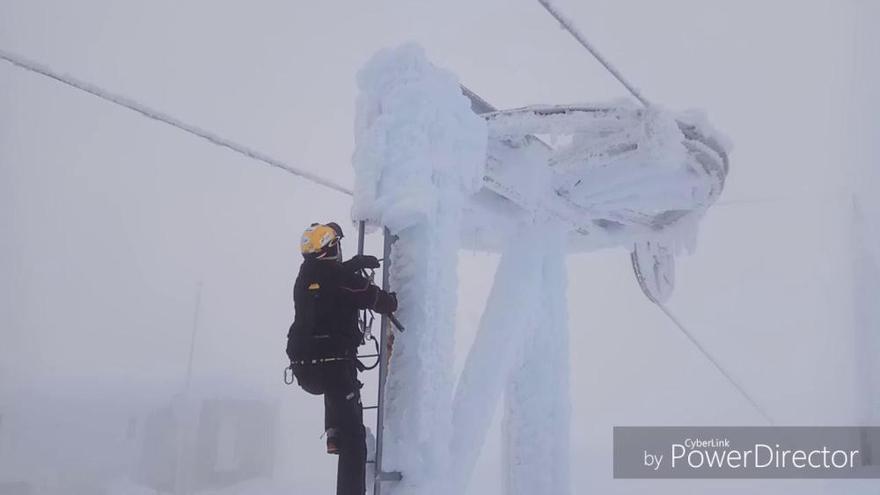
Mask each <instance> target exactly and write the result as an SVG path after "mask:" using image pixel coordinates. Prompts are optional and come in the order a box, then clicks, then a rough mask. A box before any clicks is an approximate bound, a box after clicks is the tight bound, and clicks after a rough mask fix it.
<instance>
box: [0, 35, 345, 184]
mask: <svg viewBox="0 0 880 495" xmlns="http://www.w3.org/2000/svg"><path fill="white" fill-rule="evenodd" d="M0 59H3V60H5V61H7V62H9V63H10V64H13V65H15V66H18V67H21V68H22V69H25V70H28V71H30V72H33V73H35V74H39V75H42V76H45V77H48V78H50V79H54V80H56V81H58V82H60V83H62V84H66V85H67V86H70V87H72V88H75V89H78V90H80V91H83V92H85V93H89V94H90V95H93V96H96V97H98V98H100V99H102V100H105V101H109V102H110V103H114V104H116V105H119V106H121V107H125V108H127V109H129V110H132V111H135V112H137V113H139V114H141V115H143V116H144V117H147V118H150V119H153V120H156V121H159V122H162V123H165V124H168V125H170V126H172V127H176V128H178V129H180V130H182V131H184V132H187V133H189V134H192V135H193V136H196V137H199V138H201V139H204V140H206V141H208V142H210V143H212V144H215V145H217V146H221V147H223V148H227V149H230V150H232V151H234V152H236V153H239V154H241V155H244V156H246V157H248V158H251V159H253V160H256V161H259V162H263V163H265V164H266V165H269V166H270V167H275V168H278V169H281V170H284V171H285V172H288V173H291V174H293V175H295V176H297V177H300V178H303V179H306V180H308V181H310V182H314V183H315V184H319V185H321V186H324V187H328V188H330V189H333V190H334V191H337V192H340V193H343V194H347V195H349V196H351V195H352V191H351V189H349V188H347V187H345V186H342V185H339V184H337V183H335V182H333V181H331V180H329V179H325V178H323V177H320V176H318V175H315V174H312V173H310V172H307V171H305V170H302V169H299V168H296V167H293V166H291V165H288V164H286V163H284V162H283V161H281V160H278V159H277V158H273V157H271V156H269V155H265V154H263V153H261V152H259V151H257V150H254V149H252V148H249V147H247V146H244V145H241V144H238V143H236V142H234V141H230V140H228V139H225V138H223V137H221V136H218V135H217V134H214V133H212V132H210V131H206V130H204V129H201V128H199V127H196V126H194V125H190V124H187V123H185V122H182V121H180V120H178V119H176V118H174V117H172V116H170V115H167V114H164V113H162V112H159V111H157V110H153V109H151V108H149V107H147V106H145V105H142V104H140V103H138V102H136V101H134V100H131V99H129V98H126V97H124V96H120V95H116V94H113V93H110V92H109V91H106V90H104V89H102V88H100V87H98V86H95V85H93V84H90V83H87V82H84V81H81V80H79V79H76V78H74V77H72V76H69V75H65V74H60V73H58V72H55V71H53V70H52V69H50V68H49V67H46V66H44V65H41V64H39V63H37V62H33V61H30V60H28V59H26V58H24V57H21V56H19V55H16V54H13V53H10V52H7V51H4V50H0Z"/></svg>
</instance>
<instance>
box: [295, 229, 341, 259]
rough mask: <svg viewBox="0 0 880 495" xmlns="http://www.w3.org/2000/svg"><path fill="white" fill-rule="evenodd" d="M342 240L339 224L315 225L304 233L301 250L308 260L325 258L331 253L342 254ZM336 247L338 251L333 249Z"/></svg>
mask: <svg viewBox="0 0 880 495" xmlns="http://www.w3.org/2000/svg"><path fill="white" fill-rule="evenodd" d="M340 239H342V229H341V228H340V227H339V226H338V225H337V224H335V223H329V224H327V225H323V224H320V223H313V224H312V225H310V226H309V228H307V229H306V230H305V232H303V235H302V240H301V241H300V245H299V248H300V251H301V252H302V255H303V256H304V257H306V258H324V257H326V256H327V255H328V253H329V252H330V251H334V252H335V253H341V251H340V249H339V247H338V244H339V240H340ZM334 246H336V249H331V248H333V247H334Z"/></svg>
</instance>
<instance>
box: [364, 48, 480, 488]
mask: <svg viewBox="0 0 880 495" xmlns="http://www.w3.org/2000/svg"><path fill="white" fill-rule="evenodd" d="M358 87H359V89H360V93H359V96H358V103H357V118H356V123H355V144H356V146H355V153H354V157H353V160H352V161H353V165H354V168H355V176H356V177H355V191H354V205H353V207H352V215H353V217H354V219H355V220H366V221H367V222H368V224H369V226H370V227H372V228H375V227H378V226H384V227H386V228H387V229H388V232H389V234H390V235H393V236H395V237H396V241H395V243H394V245H393V249H392V252H391V259H390V266H391V267H392V268H391V273H390V278H389V282H390V290H393V291H396V292H397V294H398V301H399V303H400V305H399V309H398V312H397V316H398V318H399V319H400V320H401V322H402V323H403V324H404V325H405V326H406V328H407V332H406V333H403V334H398V335H397V337H396V339H395V342H394V349H393V352H392V355H391V361H390V364H389V370H388V376H387V380H386V382H385V391H384V393H385V407H384V410H383V412H384V419H385V423H384V435H383V445H382V452H383V454H382V455H383V458H382V463H383V465H382V469H383V470H385V471H399V472H401V473H402V475H403V480H402V481H400V482H395V483H394V484H391V485H386V486H385V487H384V488H383V492H382V493H383V494H387V493H393V494H413V495H415V494H418V495H435V494H436V495H440V494H444V495H445V494H446V493H448V492H447V491H446V490H445V489H444V483H445V482H446V481H447V479H446V473H447V469H448V465H449V459H450V451H449V441H448V440H449V436H450V431H451V403H452V384H453V358H454V356H453V343H454V321H455V305H456V299H457V298H456V292H457V285H458V281H457V279H456V267H457V259H458V250H459V247H460V246H459V230H460V223H461V212H462V205H463V203H464V201H465V199H466V198H467V197H468V196H469V195H470V194H472V193H474V192H476V191H478V190H479V188H480V187H481V184H482V177H483V173H482V172H483V167H484V165H485V162H486V143H487V131H486V124H485V121H484V120H483V119H481V118H479V117H477V116H476V115H474V114H473V113H472V112H471V110H470V104H469V101H468V100H467V98H465V97H464V96H463V95H462V93H461V89H460V87H459V83H458V81H457V80H456V78H455V76H453V75H452V74H451V73H449V72H447V71H445V70H442V69H439V68H437V67H435V66H433V65H432V64H431V63H430V62H428V60H427V58H426V57H425V54H424V52H423V50H422V49H421V48H419V47H418V46H416V45H412V44H409V45H405V46H402V47H399V48H396V49H391V50H383V51H381V52H379V53H377V54H376V55H375V56H374V57H373V58H372V59H371V60H370V61H369V62H368V63H367V65H366V66H365V67H364V68H363V69H362V70H361V72H360V73H359V74H358ZM386 262H387V261H386Z"/></svg>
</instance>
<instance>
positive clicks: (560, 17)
mask: <svg viewBox="0 0 880 495" xmlns="http://www.w3.org/2000/svg"><path fill="white" fill-rule="evenodd" d="M538 3H540V4H541V6H542V7H544V9H545V10H546V11H547V12H548V13H549V14H550V15H551V16H553V18H554V19H556V21H557V22H559V24H560V26H562V28H563V29H565V30H566V31H568V33H569V34H571V35H572V37H574V39H575V40H577V42H578V43H580V45H581V46H583V47H584V48H585V49H586V50H587V51H588V52H590V54H592V55H593V57H595V59H596V60H597V61H598V62H599V63H600V64H602V66H603V67H605V69H606V70H608V72H609V73H611V75H612V76H614V78H615V79H617V80H618V81H619V82H620V84H622V85H623V87H625V88H626V89H627V91H629V92H630V94H632V95H633V97H635V98H636V99H637V100H638V101H639V102H640V103H641V104H642V105H644V106H645V107H650V106H651V103H650V102H649V101H648V99H647V98H645V97H644V96H643V95H642V93H641V91H639V90H638V89H637V88H636V87H635V86H634V85H633V84H631V83H630V82H629V81H628V80H627V79H626V78H625V77H624V76H623V74H621V72H620V71H619V70H617V68H616V67H615V66H614V65H613V64H612V63H611V62H610V61H609V60H608V59H607V58H605V56H604V55H602V53H601V52H600V51H599V50H598V49H597V48H596V47H595V46H594V45H593V44H592V43H590V41H589V40H587V37H586V36H584V34H583V33H582V32H581V31H580V30H579V29H578V28H577V26H575V25H574V23H573V22H572V21H571V20H570V19H569V18H568V17H566V15H565V14H563V13H562V12H561V11H560V10H559V9H558V8H556V7H555V6H554V5H553V4H552V3H551V1H550V0H538ZM636 275H637V276H638V273H637V274H636ZM645 295H647V296H648V299H650V300H651V302H653V303H654V304H656V305H657V307H658V308H660V311H662V312H663V313H664V314H665V315H666V316H667V317H668V318H669V319H670V320H671V321H672V323H673V324H675V326H676V327H677V328H678V329H679V331H680V332H681V333H682V334H683V335H684V336H685V337H686V338H687V339H688V340H689V341H690V342H691V344H693V345H694V346H695V347H696V348H697V349H698V350H699V351H700V353H701V354H703V356H704V357H705V358H706V359H707V360H708V361H709V362H710V363H712V365H713V366H714V367H715V369H717V370H718V372H719V373H721V375H722V376H724V378H726V379H727V381H728V382H729V383H730V384H731V385H732V386H733V387H734V388H735V389H736V390H737V391H738V392H739V393H740V394H741V395H742V396H743V398H745V399H746V401H748V402H749V403H750V404H751V405H752V407H754V408H755V410H756V411H757V412H758V414H760V415H761V417H763V418H764V419H765V420H766V421H767V422H769V423H770V424H773V419H772V418H771V417H770V416H769V415H768V414H767V412H766V411H765V410H764V408H763V407H761V406H760V405H759V404H758V402H757V401H755V399H753V398H752V396H751V395H749V393H748V392H746V390H745V389H744V388H743V387H742V385H740V384H739V383H738V382H737V381H736V380H735V379H734V378H733V376H732V375H731V374H730V373H729V372H728V371H727V370H725V369H724V367H722V366H721V364H720V363H719V362H718V360H716V359H715V358H714V357H713V356H712V354H710V353H709V351H708V350H707V349H706V348H705V347H704V346H703V345H702V344H701V343H700V342H699V341H698V340H697V339H696V337H694V335H693V334H692V333H691V332H690V331H688V329H687V328H685V326H684V325H682V323H681V321H679V320H678V318H676V317H675V316H674V315H673V314H672V312H671V311H670V310H669V308H667V307H666V306H665V305H663V304H662V303H661V302H660V301H658V300H657V299H655V298H654V297H653V296H651V295H650V294H648V293H647V292H646V294H645Z"/></svg>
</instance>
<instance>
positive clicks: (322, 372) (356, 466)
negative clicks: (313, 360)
mask: <svg viewBox="0 0 880 495" xmlns="http://www.w3.org/2000/svg"><path fill="white" fill-rule="evenodd" d="M293 373H294V375H295V376H296V380H297V383H299V385H300V386H301V387H302V388H303V389H304V390H305V391H306V392H309V393H311V394H316V395H320V394H323V395H324V430H325V431H326V430H328V429H330V428H334V429H335V430H336V444H337V446H338V447H339V464H338V465H337V472H336V495H364V492H365V486H364V478H365V477H366V472H365V469H366V462H367V442H366V431H365V429H364V411H363V408H362V405H361V392H360V389H361V383H360V382H359V381H358V379H357V368H356V367H355V365H354V362H353V361H333V362H329V363H322V364H300V365H294V366H293Z"/></svg>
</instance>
